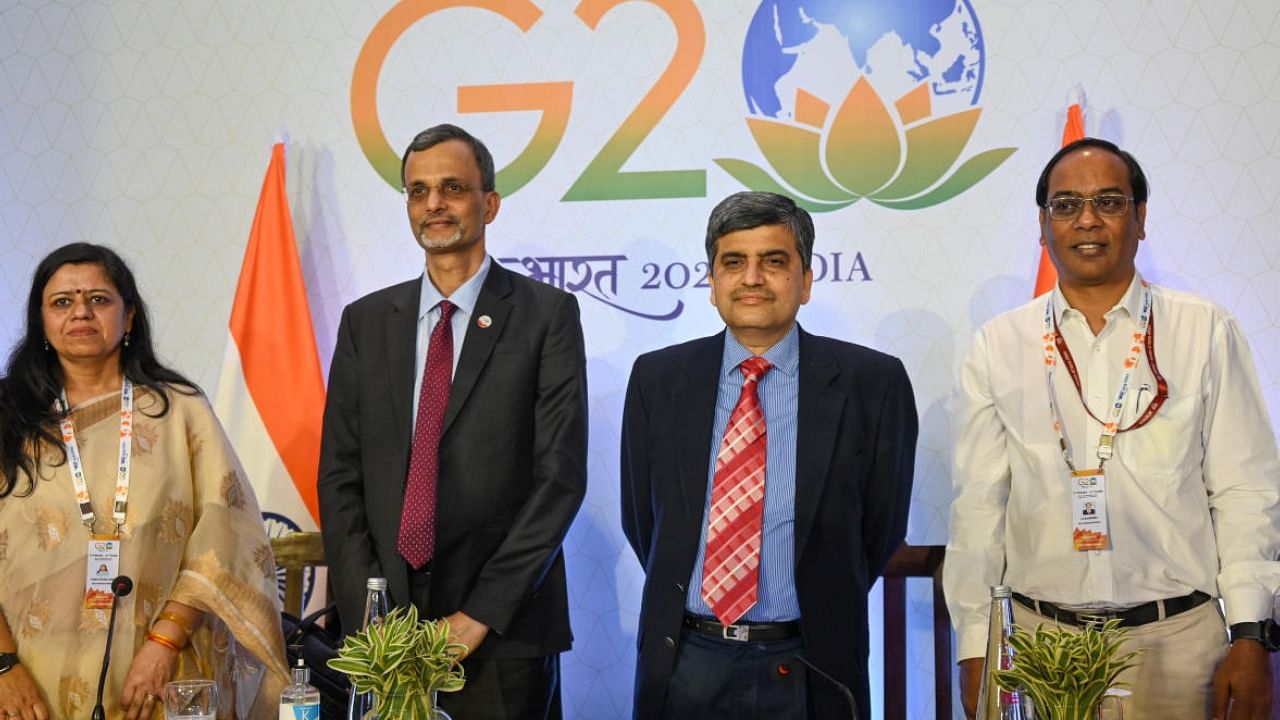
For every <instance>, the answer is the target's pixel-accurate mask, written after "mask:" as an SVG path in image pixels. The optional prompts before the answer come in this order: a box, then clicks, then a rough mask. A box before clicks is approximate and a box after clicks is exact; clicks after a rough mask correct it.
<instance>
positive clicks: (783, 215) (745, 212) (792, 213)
mask: <svg viewBox="0 0 1280 720" xmlns="http://www.w3.org/2000/svg"><path fill="white" fill-rule="evenodd" d="M765 225H786V226H787V228H788V229H790V230H791V235H792V236H793V237H794V238H795V239H796V252H798V253H799V254H800V260H801V262H802V263H803V265H804V269H805V270H808V269H809V267H810V265H811V264H812V260H813V235H814V233H813V218H812V217H810V216H809V213H808V211H806V210H805V209H804V208H802V207H800V206H799V205H796V203H795V201H794V200H792V199H791V198H789V197H787V196H785V195H779V194H777V193H771V192H759V191H748V192H739V193H734V194H732V195H730V196H729V197H727V198H725V199H724V200H721V201H720V204H719V205H716V207H715V209H714V210H712V211H711V217H710V219H708V220H707V263H708V264H709V265H711V266H712V267H713V268H714V267H715V260H716V246H717V245H718V244H719V243H720V238H722V237H724V236H725V235H728V234H729V233H733V232H738V231H739V230H750V229H752V228H758V227H762V226H765Z"/></svg>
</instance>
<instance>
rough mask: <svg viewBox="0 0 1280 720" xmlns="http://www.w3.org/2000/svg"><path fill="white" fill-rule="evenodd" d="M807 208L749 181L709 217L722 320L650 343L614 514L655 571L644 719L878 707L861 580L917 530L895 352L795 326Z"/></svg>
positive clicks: (647, 602) (904, 382) (635, 393)
mask: <svg viewBox="0 0 1280 720" xmlns="http://www.w3.org/2000/svg"><path fill="white" fill-rule="evenodd" d="M813 237H814V229H813V220H812V219H811V218H810V217H809V214H808V213H807V212H805V211H804V210H803V209H801V208H799V207H797V206H796V204H795V203H794V202H792V201H791V200H790V199H788V198H786V197H783V196H781V195H776V194H773V193H763V192H742V193H737V194H735V195H732V196H730V197H729V198H727V199H725V200H724V201H723V202H721V203H720V204H719V205H717V206H716V208H715V209H714V210H713V211H712V213H711V218H710V220H709V222H708V225H707V236H706V250H707V260H708V262H709V263H710V267H711V273H710V278H709V281H710V284H711V301H712V303H713V304H714V305H715V306H716V308H717V310H718V311H719V312H720V316H721V317H722V318H723V319H724V322H725V325H726V326H727V332H721V333H719V334H716V335H713V336H711V337H707V338H702V339H698V340H693V341H691V342H687V343H683V344H680V345H675V346H672V347H668V348H665V349H663V350H658V351H656V352H651V353H648V354H646V355H642V356H641V357H640V358H639V359H637V360H636V363H635V366H634V368H633V369H632V372H631V380H630V383H629V386H628V388H627V397H626V408H625V412H624V415H623V424H622V463H621V474H622V487H621V497H622V524H623V529H624V531H625V533H626V535H627V539H628V540H629V541H630V543H631V547H632V549H633V550H634V551H635V553H636V557H637V558H639V560H640V563H641V565H643V566H644V569H645V575H646V578H645V586H644V598H643V603H642V605H641V611H640V629H639V643H638V644H639V657H638V660H637V664H636V688H635V717H637V718H644V719H647V718H693V717H697V718H741V717H756V716H758V715H759V714H760V713H765V714H767V716H768V717H771V718H814V717H821V718H842V717H850V716H851V715H852V714H853V710H854V708H855V707H856V710H857V714H858V717H861V718H868V717H870V699H869V689H868V685H867V654H868V639H867V634H868V632H867V590H868V589H869V588H870V587H871V585H872V584H873V583H874V582H875V580H876V578H877V577H878V576H879V575H880V572H881V570H882V569H883V568H884V566H885V563H886V562H888V560H889V557H890V555H891V554H892V553H893V551H894V550H895V549H896V548H897V547H898V545H899V543H901V541H902V539H903V536H904V535H905V533H906V526H907V511H908V507H909V505H910V499H911V481H912V471H913V467H914V456H915V442H916V434H917V420H916V410H915V401H914V398H913V396H912V392H911V384H910V381H909V380H908V378H907V374H906V371H905V369H904V368H903V366H902V363H901V362H900V361H899V360H898V359H896V358H894V357H891V356H889V355H885V354H883V353H879V352H876V351H874V350H870V349H868V348H865V347H861V346H858V345H853V344H851V343H846V342H841V341H839V340H834V339H831V338H825V337H819V336H815V335H810V334H809V333H806V332H805V331H804V330H802V329H801V328H800V326H799V325H798V324H797V323H796V314H797V312H798V310H799V308H800V306H801V305H803V304H805V303H806V302H808V300H809V292H810V288H811V286H812V284H813V271H812V269H811V267H810V260H811V258H812V255H813Z"/></svg>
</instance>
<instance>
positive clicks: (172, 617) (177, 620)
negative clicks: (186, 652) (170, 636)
mask: <svg viewBox="0 0 1280 720" xmlns="http://www.w3.org/2000/svg"><path fill="white" fill-rule="evenodd" d="M156 619H157V620H168V621H169V622H171V623H173V624H174V625H177V626H178V627H180V628H182V631H183V632H185V633H186V634H187V637H188V638H189V637H191V633H193V632H195V628H193V627H191V623H189V622H187V620H186V619H185V618H183V617H182V616H181V615H179V614H178V613H176V612H171V611H169V610H165V611H164V612H162V613H160V617H158V618H156Z"/></svg>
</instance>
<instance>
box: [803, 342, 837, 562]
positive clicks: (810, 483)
mask: <svg viewBox="0 0 1280 720" xmlns="http://www.w3.org/2000/svg"><path fill="white" fill-rule="evenodd" d="M839 373H840V369H839V367H838V366H837V365H836V363H835V361H834V360H833V359H832V358H831V356H830V355H829V354H828V353H827V352H826V348H825V347H824V346H823V345H822V344H821V342H819V341H818V340H816V339H815V338H814V337H813V336H812V335H810V334H808V333H806V332H805V331H804V330H801V331H800V406H799V416H800V417H799V427H798V433H799V435H798V437H797V438H796V526H795V543H796V550H795V552H796V559H797V560H799V558H800V557H801V554H802V553H803V552H804V545H805V541H806V540H808V538H809V531H810V530H811V529H812V528H813V521H814V517H815V516H816V515H817V512H818V501H819V500H820V499H821V498H822V490H823V486H824V485H825V484H826V482H827V473H828V472H829V471H830V469H831V454H832V451H833V449H834V448H835V446H836V436H835V435H836V429H837V428H839V427H840V415H841V413H843V411H844V403H845V397H844V394H843V393H839V392H835V391H833V390H831V389H829V388H830V385H831V383H832V381H833V380H835V377H836V376H837V375H838V374H839Z"/></svg>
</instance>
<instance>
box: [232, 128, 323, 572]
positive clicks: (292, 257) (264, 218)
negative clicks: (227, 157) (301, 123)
mask: <svg viewBox="0 0 1280 720" xmlns="http://www.w3.org/2000/svg"><path fill="white" fill-rule="evenodd" d="M284 161H285V149H284V144H283V143H276V145H275V146H274V147H273V148H272V151H271V163H270V165H268V166H267V176H266V178H265V179H264V180H263V181H262V195H261V197H260V198H259V200H258V210H257V213H256V214H255V215H254V218H253V228H252V229H251V230H250V231H249V245H248V247H247V248H245V253H244V265H243V266H242V267H241V269H240V281H239V283H238V285H237V286H236V297H235V303H234V305H233V306H232V308H231V322H230V324H229V327H228V330H229V331H230V333H229V335H230V336H229V337H228V339H227V349H226V354H225V357H224V358H223V363H222V375H221V378H220V379H219V381H218V393H217V398H216V400H215V402H214V408H215V410H216V411H217V414H218V417H219V419H221V421H222V424H223V426H224V427H225V428H226V430H227V434H228V435H229V436H230V437H231V442H232V445H233V446H234V447H235V450H236V453H237V455H239V457H240V462H241V464H242V465H243V466H244V469H245V472H246V473H247V474H248V476H249V480H250V482H251V483H252V484H253V489H254V492H255V493H256V494H257V496H258V503H259V505H261V507H262V510H263V516H264V519H265V520H266V522H267V526H268V531H269V532H270V533H271V534H273V535H276V534H281V533H283V532H287V531H289V530H316V529H318V528H319V517H320V513H319V508H318V505H317V501H316V472H317V468H318V466H319V462H320V427H321V423H322V415H323V413H324V378H323V376H322V373H321V370H320V358H319V355H318V354H317V352H316V338H315V331H314V330H313V329H312V325H311V309H310V307H309V305H308V303H307V292H306V286H305V284H304V283H303V278H302V266H301V265H300V264H299V262H298V250H297V247H296V245H295V242H294V235H293V221H292V219H291V217H290V215H289V199H288V196H287V194H286V192H285V172H284V169H285V164H284ZM307 590H309V588H308V589H307Z"/></svg>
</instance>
